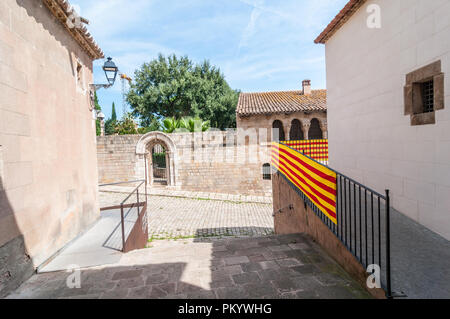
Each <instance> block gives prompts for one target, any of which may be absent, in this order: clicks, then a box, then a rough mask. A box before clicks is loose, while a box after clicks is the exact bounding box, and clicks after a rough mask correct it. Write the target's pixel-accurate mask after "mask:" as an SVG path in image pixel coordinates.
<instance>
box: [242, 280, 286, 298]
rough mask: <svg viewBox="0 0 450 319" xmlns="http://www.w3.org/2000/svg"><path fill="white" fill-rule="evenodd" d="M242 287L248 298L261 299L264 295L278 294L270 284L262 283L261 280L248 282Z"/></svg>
mask: <svg viewBox="0 0 450 319" xmlns="http://www.w3.org/2000/svg"><path fill="white" fill-rule="evenodd" d="M244 289H245V291H246V292H247V295H248V297H249V298H252V299H254V298H257V299H262V298H264V297H271V298H273V297H274V296H277V295H278V292H277V290H276V289H275V288H273V287H272V285H267V284H263V283H261V282H257V283H250V284H247V285H244Z"/></svg>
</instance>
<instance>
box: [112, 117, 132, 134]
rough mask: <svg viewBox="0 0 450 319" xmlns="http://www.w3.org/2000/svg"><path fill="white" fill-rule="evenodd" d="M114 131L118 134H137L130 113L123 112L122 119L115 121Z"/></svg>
mask: <svg viewBox="0 0 450 319" xmlns="http://www.w3.org/2000/svg"><path fill="white" fill-rule="evenodd" d="M115 133H116V134H119V135H129V134H138V131H137V128H136V123H135V122H134V118H133V115H132V114H131V113H128V114H125V115H124V117H123V118H122V120H120V121H118V122H117V125H116V127H115Z"/></svg>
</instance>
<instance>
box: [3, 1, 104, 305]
mask: <svg viewBox="0 0 450 319" xmlns="http://www.w3.org/2000/svg"><path fill="white" fill-rule="evenodd" d="M70 13H71V11H70V6H69V4H68V3H67V2H66V1H64V0H37V1H35V0H24V1H16V0H2V1H0V74H1V76H0V95H1V99H0V297H1V296H3V295H5V294H6V293H7V292H8V291H9V290H11V289H14V288H16V287H17V286H18V285H19V284H20V283H21V282H22V281H23V280H25V279H26V278H27V277H28V276H31V274H32V272H33V271H34V270H35V269H36V267H38V266H39V265H41V264H42V263H44V262H45V261H46V260H47V259H48V258H49V257H51V256H52V255H53V254H55V253H56V252H57V251H58V250H60V249H61V248H62V247H63V246H65V245H66V244H67V243H68V242H69V241H71V240H72V239H74V238H75V237H76V236H77V235H78V234H80V233H81V232H83V231H84V230H86V229H87V228H88V227H89V226H90V225H91V224H92V223H93V222H94V221H96V220H97V218H98V217H99V215H100V212H99V208H98V186H97V158H96V140H95V120H94V118H93V112H92V104H91V98H90V90H89V84H90V83H92V81H93V77H92V62H93V60H95V59H99V58H102V57H103V53H102V51H101V50H100V48H99V47H98V46H97V45H96V44H95V42H94V41H93V39H92V37H91V36H90V34H89V33H88V32H87V30H86V28H85V27H84V26H74V25H73V24H72V20H71V19H70V18H69V17H70Z"/></svg>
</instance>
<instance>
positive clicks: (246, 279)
mask: <svg viewBox="0 0 450 319" xmlns="http://www.w3.org/2000/svg"><path fill="white" fill-rule="evenodd" d="M232 278H233V281H234V283H235V284H237V285H243V284H249V283H252V282H259V281H260V278H259V276H258V273H257V272H245V273H243V274H239V275H233V276H232Z"/></svg>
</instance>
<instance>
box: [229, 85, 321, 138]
mask: <svg viewBox="0 0 450 319" xmlns="http://www.w3.org/2000/svg"><path fill="white" fill-rule="evenodd" d="M302 84H303V88H302V90H300V91H284V92H263V93H241V95H240V96H239V102H238V105H237V110H236V122H237V128H238V129H242V130H255V131H256V132H257V134H258V135H259V132H260V130H262V131H269V132H271V133H270V134H268V135H267V139H266V140H261V141H259V143H265V142H271V141H272V140H281V141H287V140H310V139H326V138H328V127H327V93H326V90H311V81H309V80H304V81H303V83H302Z"/></svg>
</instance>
